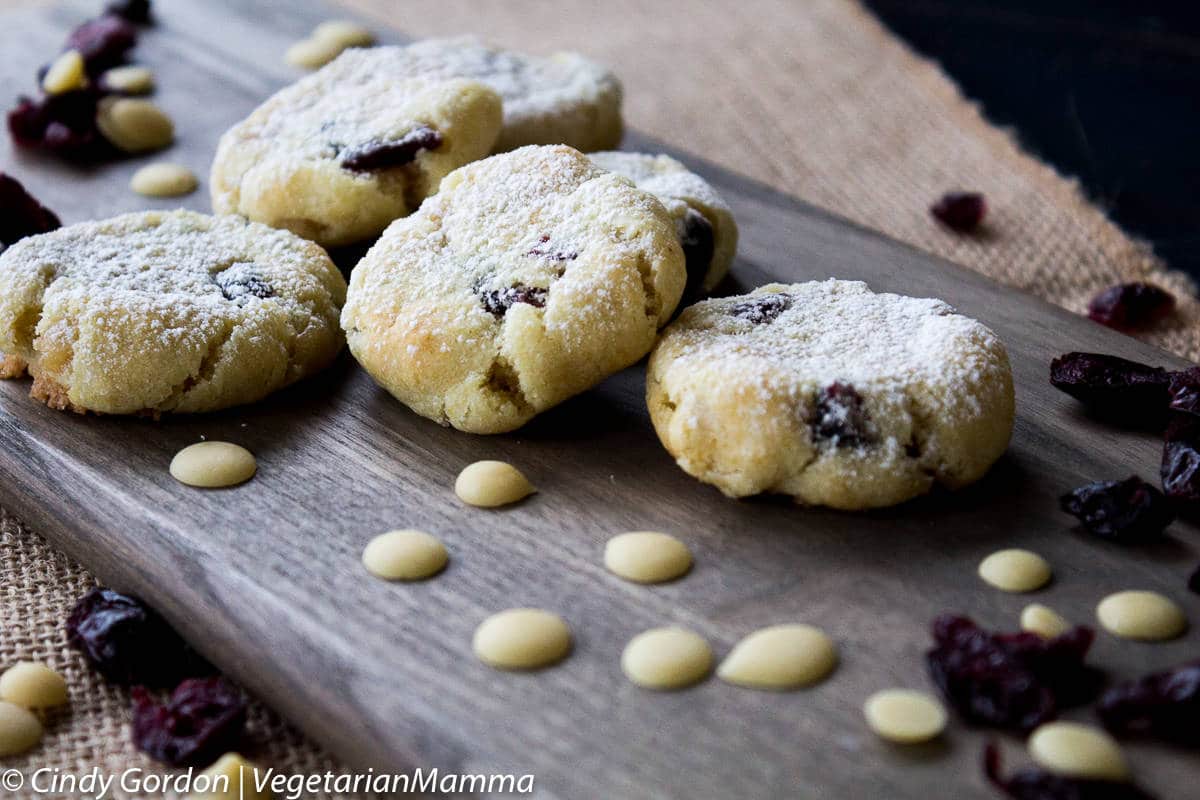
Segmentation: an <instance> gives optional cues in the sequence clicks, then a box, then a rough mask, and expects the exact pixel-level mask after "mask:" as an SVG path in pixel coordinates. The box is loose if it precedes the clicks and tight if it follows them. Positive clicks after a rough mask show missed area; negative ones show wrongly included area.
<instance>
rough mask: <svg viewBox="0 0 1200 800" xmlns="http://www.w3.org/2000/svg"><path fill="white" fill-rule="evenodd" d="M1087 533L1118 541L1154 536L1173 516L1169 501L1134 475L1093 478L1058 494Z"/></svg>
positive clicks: (1158, 533) (1065, 506)
mask: <svg viewBox="0 0 1200 800" xmlns="http://www.w3.org/2000/svg"><path fill="white" fill-rule="evenodd" d="M1059 505H1060V506H1061V507H1062V510H1063V511H1065V512H1067V513H1068V514H1070V515H1072V516H1074V517H1078V518H1079V522H1080V524H1081V525H1082V526H1083V529H1084V530H1085V531H1087V532H1088V533H1094V534H1095V535H1097V536H1099V537H1101V538H1104V539H1112V540H1114V541H1118V542H1140V541H1147V540H1151V539H1157V538H1159V537H1160V536H1162V532H1163V529H1164V528H1166V527H1167V525H1169V524H1171V521H1172V520H1174V519H1175V511H1174V510H1173V509H1172V508H1171V504H1170V501H1168V500H1167V498H1166V497H1165V496H1164V495H1163V493H1162V492H1160V491H1159V490H1158V489H1156V488H1154V487H1153V486H1151V485H1150V484H1148V483H1146V482H1145V481H1144V480H1142V479H1141V478H1139V477H1137V476H1136V475H1132V476H1130V477H1128V478H1126V479H1125V480H1123V481H1096V482H1095V483H1089V484H1087V485H1086V486H1080V487H1079V488H1078V489H1075V490H1074V491H1072V492H1069V493H1067V494H1064V495H1063V496H1062V497H1060V498H1059Z"/></svg>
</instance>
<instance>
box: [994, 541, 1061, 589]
mask: <svg viewBox="0 0 1200 800" xmlns="http://www.w3.org/2000/svg"><path fill="white" fill-rule="evenodd" d="M1051 574H1052V573H1051V570H1050V564H1049V563H1048V562H1047V561H1046V559H1044V558H1042V557H1041V556H1039V555H1038V554H1037V553H1034V552H1032V551H1029V550H1021V549H1019V548H1013V549H1010V550H998V551H996V552H995V553H992V554H991V555H990V556H988V557H987V558H985V559H984V560H983V561H981V562H979V577H981V578H983V580H984V581H985V582H987V583H988V584H990V585H991V586H994V587H996V588H997V589H1000V590H1001V591H1004V592H1032V591H1034V590H1035V589H1040V588H1042V587H1043V586H1045V585H1046V584H1047V583H1049V582H1050V577H1051Z"/></svg>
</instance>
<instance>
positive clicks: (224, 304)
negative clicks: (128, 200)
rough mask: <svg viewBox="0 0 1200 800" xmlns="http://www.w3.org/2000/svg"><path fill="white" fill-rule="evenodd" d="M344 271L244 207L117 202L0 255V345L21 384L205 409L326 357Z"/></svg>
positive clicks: (44, 396) (121, 408) (77, 407)
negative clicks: (165, 207)
mask: <svg viewBox="0 0 1200 800" xmlns="http://www.w3.org/2000/svg"><path fill="white" fill-rule="evenodd" d="M345 292H346V283H345V280H344V279H343V278H342V276H341V273H339V272H338V271H337V268H336V267H335V266H334V265H333V262H332V261H330V260H329V257H328V256H327V255H326V254H325V251H324V250H322V249H321V248H320V247H318V246H317V245H315V244H313V243H311V242H306V241H304V240H303V239H301V238H299V237H298V236H295V235H294V234H291V233H288V232H287V231H280V230H275V229H273V228H268V227H267V226H265V225H259V224H257V223H253V222H247V221H246V220H244V219H242V218H240V217H232V216H226V217H211V216H208V215H205V214H197V213H195V212H192V211H173V212H156V211H155V212H145V213H135V214H126V215H124V216H120V217H115V218H113V219H109V220H103V221H99V222H85V223H80V224H78V225H72V226H70V227H67V228H61V229H59V230H57V231H54V232H53V233H47V234H43V235H40V236H33V237H30V238H28V239H23V240H22V241H20V242H18V243H17V244H15V245H13V246H12V247H11V248H9V249H8V250H7V251H5V252H4V254H3V255H0V351H2V352H5V353H9V354H11V355H15V356H17V357H18V358H19V359H21V360H23V361H25V362H27V363H28V368H29V372H30V373H31V374H32V375H33V377H34V383H33V389H32V391H31V394H32V396H33V397H35V398H36V399H39V400H42V401H44V402H46V403H47V404H48V405H50V406H52V407H54V408H58V409H68V408H69V409H72V410H74V411H78V412H84V411H96V412H102V413H107V414H132V413H148V414H152V415H158V414H161V413H164V412H196V411H213V410H215V409H219V408H226V407H228V406H234V405H238V404H241V403H250V402H254V401H256V400H259V399H261V398H262V397H265V396H266V395H268V394H270V393H271V392H273V391H275V390H276V389H279V388H281V387H283V386H286V385H288V384H290V383H292V382H293V381H296V380H299V379H300V378H303V377H305V376H307V375H311V374H312V373H314V372H317V371H318V370H320V369H322V368H323V367H325V366H326V365H327V364H329V362H331V361H332V360H333V358H334V356H336V355H337V353H338V351H339V350H340V349H341V345H342V334H341V331H340V330H339V328H338V313H339V310H340V308H341V305H342V302H343V301H344V299H345Z"/></svg>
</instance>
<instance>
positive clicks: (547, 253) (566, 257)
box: [525, 233, 579, 261]
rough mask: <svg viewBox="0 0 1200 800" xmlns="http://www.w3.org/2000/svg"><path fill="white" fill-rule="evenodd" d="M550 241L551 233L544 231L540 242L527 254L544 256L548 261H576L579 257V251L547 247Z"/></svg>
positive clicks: (538, 256) (539, 238)
mask: <svg viewBox="0 0 1200 800" xmlns="http://www.w3.org/2000/svg"><path fill="white" fill-rule="evenodd" d="M549 243H550V234H548V233H543V234H542V235H541V236H539V237H538V243H537V244H536V245H535V246H533V247H532V248H530V249H529V252H528V253H526V254H525V255H527V256H536V257H537V258H544V259H546V260H548V261H574V260H575V259H577V258H579V253H577V252H575V251H574V250H555V249H554V248H552V247H547V245H548V244H549Z"/></svg>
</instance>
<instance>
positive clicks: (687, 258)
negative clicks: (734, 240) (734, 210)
mask: <svg viewBox="0 0 1200 800" xmlns="http://www.w3.org/2000/svg"><path fill="white" fill-rule="evenodd" d="M679 243H680V244H681V245H683V259H684V265H685V266H686V267H687V284H686V286H685V287H684V290H683V295H684V297H699V296H700V295H701V294H702V293H703V290H704V279H705V278H707V277H708V268H709V267H710V266H712V259H713V252H714V251H715V249H716V237H715V236H714V235H713V226H712V223H711V222H709V221H708V218H707V217H705V216H704V215H703V214H701V213H700V212H699V211H697V210H696V209H694V208H688V210H687V214H685V215H684V217H683V221H682V222H681V223H680V225H679Z"/></svg>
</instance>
